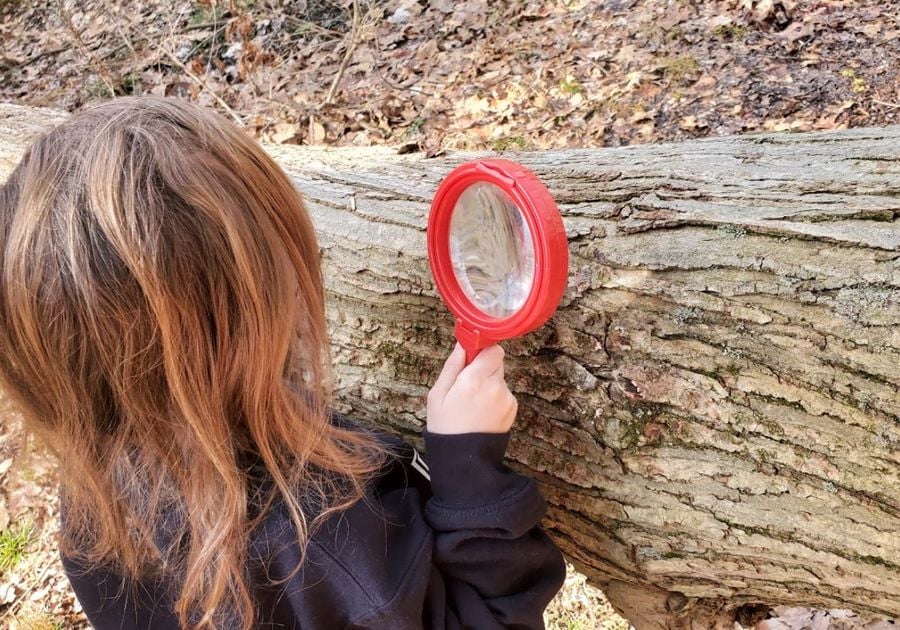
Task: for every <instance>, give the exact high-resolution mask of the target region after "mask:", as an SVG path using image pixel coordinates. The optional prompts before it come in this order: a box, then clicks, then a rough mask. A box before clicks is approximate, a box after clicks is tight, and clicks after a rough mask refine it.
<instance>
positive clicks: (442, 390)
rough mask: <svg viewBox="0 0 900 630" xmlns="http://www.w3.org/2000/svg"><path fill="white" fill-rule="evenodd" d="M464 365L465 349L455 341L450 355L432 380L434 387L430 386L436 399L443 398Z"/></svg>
mask: <svg viewBox="0 0 900 630" xmlns="http://www.w3.org/2000/svg"><path fill="white" fill-rule="evenodd" d="M464 367H466V351H465V350H464V349H463V347H462V345H460V343H459V342H457V343H456V346H455V347H454V348H453V352H451V353H450V356H449V357H447V360H446V361H445V362H444V367H443V369H442V370H441V373H440V375H439V376H438V377H437V380H436V381H435V382H434V387H432V388H431V391H432V393H433V394H435V395H436V396H437V398H438V400H444V398H445V397H446V396H447V392H449V391H450V388H451V387H453V383H455V382H456V377H457V376H459V373H460V372H462V371H463V368H464Z"/></svg>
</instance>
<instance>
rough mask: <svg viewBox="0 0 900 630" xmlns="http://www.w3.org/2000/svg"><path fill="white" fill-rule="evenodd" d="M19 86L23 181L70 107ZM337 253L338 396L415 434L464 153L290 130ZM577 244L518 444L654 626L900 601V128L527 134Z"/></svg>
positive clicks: (536, 354)
mask: <svg viewBox="0 0 900 630" xmlns="http://www.w3.org/2000/svg"><path fill="white" fill-rule="evenodd" d="M61 116H62V115H61V114H59V113H58V112H51V111H48V110H37V109H26V108H20V107H15V106H2V105H0V179H2V178H4V177H5V176H6V175H7V174H8V172H9V171H10V170H11V168H12V166H13V164H14V163H15V161H17V160H18V158H19V157H20V155H21V153H22V151H23V150H24V148H25V146H26V144H27V141H28V140H29V138H30V137H32V136H33V135H34V134H35V133H37V132H38V131H39V130H40V129H41V128H44V127H47V126H49V125H51V124H53V123H54V122H56V121H58V120H60V119H61ZM269 150H270V152H271V153H272V154H273V155H274V156H275V157H276V159H278V161H279V162H280V163H281V165H282V166H283V167H284V168H285V169H286V170H287V171H288V172H289V173H290V174H291V175H292V176H293V177H294V179H295V181H296V182H297V185H298V186H299V188H300V189H301V191H302V192H303V193H304V195H305V198H306V201H307V204H308V207H309V209H310V211H311V212H312V214H313V216H314V218H315V221H316V225H317V227H318V230H319V234H320V239H321V246H322V248H323V250H324V253H325V275H326V279H327V286H328V293H329V298H330V310H329V320H330V323H331V328H332V333H333V344H334V358H335V363H336V366H337V368H336V374H337V388H336V392H337V397H338V406H339V408H340V409H341V410H342V411H345V412H349V413H351V414H354V415H356V416H358V417H360V418H363V419H366V420H369V421H372V422H375V423H377V424H379V425H381V426H384V427H387V428H389V429H391V430H393V431H396V432H400V433H403V434H406V435H408V436H412V435H413V434H415V433H417V432H418V430H419V428H420V425H421V423H422V421H423V418H424V402H423V400H424V395H425V393H426V391H427V386H428V384H429V383H430V382H431V381H432V380H433V379H434V377H435V375H436V374H437V372H438V369H439V366H440V364H441V361H442V360H443V358H444V356H445V355H446V354H447V352H448V351H449V350H450V347H451V339H452V322H451V320H450V317H449V316H448V314H447V312H446V310H445V309H444V308H443V306H442V305H441V304H440V302H439V301H438V299H437V297H436V294H435V291H434V288H433V286H432V283H431V277H430V274H429V271H428V264H427V259H426V253H425V233H424V228H425V223H426V213H427V209H428V204H429V202H430V198H431V194H432V193H433V191H434V189H435V188H436V186H437V183H438V181H439V180H440V178H441V177H442V176H443V175H444V174H446V173H447V172H448V171H449V170H450V168H451V167H452V166H453V165H455V164H457V163H458V162H460V161H461V160H463V159H464V158H466V157H470V156H462V155H454V156H451V157H448V158H445V159H438V160H425V159H422V158H421V157H418V156H398V155H396V154H395V153H394V152H393V151H391V150H389V149H383V148H371V149H360V148H346V149H332V150H328V149H315V148H300V147H285V146H279V147H269ZM513 159H517V160H519V161H521V162H523V163H524V164H525V165H527V166H528V167H530V168H531V169H532V170H534V171H535V172H536V173H537V174H538V175H539V176H540V177H541V178H542V179H543V180H544V181H545V183H547V185H548V187H549V188H550V190H551V192H552V193H553V194H554V196H555V197H556V199H557V201H558V202H559V204H560V207H561V210H562V212H563V216H564V220H565V224H566V229H567V232H568V235H569V246H570V250H571V254H572V260H571V269H570V272H571V273H570V277H569V286H568V290H567V293H566V296H565V298H564V300H563V305H562V307H561V309H560V310H559V312H558V313H557V314H556V316H555V317H554V318H553V320H552V321H551V322H550V324H548V325H547V326H545V327H544V328H543V329H541V330H540V331H538V332H536V333H534V334H532V335H530V336H529V337H527V338H525V339H523V340H518V341H515V342H511V343H509V344H507V350H508V357H509V359H508V368H507V371H508V375H509V377H508V378H509V383H510V386H511V388H512V389H513V390H514V392H515V393H516V394H517V396H518V398H519V402H520V410H521V411H520V416H519V420H518V424H517V429H516V432H515V435H514V438H513V441H512V445H511V451H510V457H511V459H512V460H513V462H514V465H517V466H520V467H521V468H523V469H525V470H528V471H529V472H531V474H533V475H535V476H536V477H537V478H538V479H539V480H541V481H542V482H543V484H544V490H545V492H546V494H547V496H548V498H549V502H550V506H551V507H550V511H549V515H548V517H547V521H546V525H547V527H548V529H549V531H550V532H551V533H552V534H553V535H554V537H555V538H556V540H557V541H558V542H559V544H560V545H561V547H562V548H563V549H564V550H565V552H566V553H567V554H568V556H569V558H570V559H571V560H572V561H573V562H574V563H575V564H576V566H578V568H579V569H580V570H582V571H584V572H585V573H586V574H587V575H588V576H589V577H590V578H591V579H592V580H593V581H594V582H595V583H597V584H599V585H601V586H603V587H605V588H606V590H607V593H608V595H609V597H610V600H611V601H612V603H613V604H614V605H615V606H617V607H618V608H619V609H620V610H621V611H622V612H623V613H624V614H625V615H626V616H628V617H630V618H631V619H632V621H633V623H634V624H635V625H636V626H637V627H638V628H639V629H643V628H692V627H693V628H708V627H723V628H724V627H728V628H730V627H732V624H733V621H734V619H735V618H736V617H738V616H740V615H742V614H743V615H747V614H749V613H748V611H750V612H752V611H753V610H755V608H754V606H755V605H756V604H767V605H768V604H779V603H796V604H803V605H811V606H816V607H827V608H834V607H843V608H851V609H854V610H856V611H858V612H862V613H870V614H874V615H878V616H885V617H893V616H900V367H898V365H900V127H892V128H886V129H858V130H852V131H840V132H829V133H816V134H790V135H762V136H747V137H738V138H733V137H732V138H717V139H708V140H700V141H691V142H685V143H682V144H666V145H656V146H635V147H626V148H617V149H598V150H570V151H553V152H537V153H523V154H518V155H515V156H513Z"/></svg>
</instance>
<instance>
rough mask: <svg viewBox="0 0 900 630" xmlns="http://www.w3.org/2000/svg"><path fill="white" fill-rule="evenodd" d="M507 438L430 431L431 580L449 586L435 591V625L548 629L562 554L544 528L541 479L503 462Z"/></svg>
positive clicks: (428, 614)
mask: <svg viewBox="0 0 900 630" xmlns="http://www.w3.org/2000/svg"><path fill="white" fill-rule="evenodd" d="M508 443H509V433H503V434H495V433H467V434H461V435H439V434H434V433H429V432H426V433H425V448H426V455H427V459H428V468H429V471H430V475H431V489H432V496H431V498H429V499H428V502H427V503H426V506H425V519H426V521H427V522H428V524H429V525H430V527H431V528H432V530H433V531H434V546H433V552H432V554H433V555H432V563H433V566H434V570H435V572H436V573H437V575H433V576H432V579H433V580H438V581H441V582H443V586H444V588H443V589H440V588H431V589H430V592H431V594H432V597H431V598H429V601H428V602H427V605H426V610H425V619H426V620H429V619H430V627H431V628H446V629H448V630H451V629H452V630H455V629H457V628H479V630H491V629H500V628H516V629H518V630H530V629H533V628H539V629H542V628H544V622H543V611H544V608H545V607H546V606H547V604H548V603H549V602H550V600H551V599H552V598H553V596H554V595H555V594H556V592H557V591H558V590H559V589H560V587H561V586H562V583H563V580H564V579H565V563H564V562H563V557H562V554H561V553H560V551H559V550H558V549H557V548H556V546H555V545H554V544H553V542H552V541H551V540H550V538H549V537H548V536H547V535H546V534H545V533H544V532H543V530H541V528H540V526H539V524H540V521H541V518H542V517H543V515H544V512H545V510H546V502H545V501H544V498H543V496H542V495H541V493H540V490H539V488H538V485H537V483H536V482H535V481H534V480H533V479H531V478H529V477H525V476H523V475H520V474H518V473H516V472H514V471H513V470H511V469H510V468H508V467H507V466H506V465H504V463H503V458H504V455H505V453H506V447H507V444H508ZM435 593H438V594H439V597H438V599H441V600H443V601H433V600H434V599H435V597H434V594H435Z"/></svg>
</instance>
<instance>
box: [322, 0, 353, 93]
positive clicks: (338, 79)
mask: <svg viewBox="0 0 900 630" xmlns="http://www.w3.org/2000/svg"><path fill="white" fill-rule="evenodd" d="M360 30H361V29H360V19H359V0H353V22H352V25H351V27H350V43H348V44H347V50H346V51H345V52H344V58H343V59H342V60H341V65H340V67H339V68H338V71H337V74H335V75H334V80H333V81H332V82H331V87H330V88H329V90H328V96H326V97H325V100H324V101H323V102H322V105H328V104H330V103H331V101H332V100H333V99H334V95H335V94H336V93H337V88H338V84H339V83H340V82H341V78H343V76H344V71H345V70H346V69H347V64H349V63H350V57H352V56H353V51H355V50H356V45H357V44H358V43H359V32H360Z"/></svg>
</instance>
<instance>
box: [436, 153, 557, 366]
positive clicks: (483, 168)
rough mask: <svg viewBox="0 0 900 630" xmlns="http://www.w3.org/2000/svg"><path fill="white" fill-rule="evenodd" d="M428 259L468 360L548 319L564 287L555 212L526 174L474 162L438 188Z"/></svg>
mask: <svg viewBox="0 0 900 630" xmlns="http://www.w3.org/2000/svg"><path fill="white" fill-rule="evenodd" d="M428 258H429V261H430V263H431V273H432V276H433V277H434V282H435V285H436V286H437V290H438V293H439V294H440V295H441V298H442V299H443V300H444V303H445V304H446V305H447V308H448V309H450V312H451V313H453V315H454V317H455V318H456V326H455V329H454V334H455V335H456V339H457V340H458V341H459V342H460V344H462V346H463V348H464V349H465V351H466V362H467V363H471V361H472V359H474V358H475V356H476V355H477V354H478V352H479V351H481V350H482V349H483V348H486V347H488V346H490V345H493V344H495V343H497V342H498V341H502V340H504V339H510V338H512V337H518V336H521V335H524V334H526V333H529V332H531V331H532V330H535V329H536V328H538V327H540V326H541V325H543V324H544V322H546V321H547V320H548V319H550V316H551V315H552V314H553V312H554V311H555V310H556V307H557V306H558V305H559V301H560V298H562V294H563V291H564V289H565V287H566V278H567V276H568V266H569V249H568V240H567V239H566V232H565V228H564V227H563V222H562V217H561V216H560V214H559V209H558V208H557V207H556V203H555V202H554V201H553V198H552V197H551V196H550V192H549V191H548V190H547V188H546V187H545V186H544V185H543V184H542V183H541V181H540V180H539V179H538V178H537V177H536V176H535V175H534V174H533V173H532V172H531V171H529V170H528V169H527V168H525V167H524V166H522V165H520V164H516V163H514V162H510V161H508V160H479V161H476V162H468V163H466V164H462V165H461V166H458V167H457V168H455V169H454V170H453V171H451V172H450V174H449V175H447V177H446V178H444V180H443V181H442V182H441V183H440V185H439V186H438V189H437V192H436V193H435V195H434V200H433V202H432V204H431V211H430V214H429V216H428Z"/></svg>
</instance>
